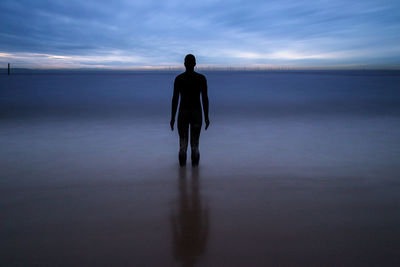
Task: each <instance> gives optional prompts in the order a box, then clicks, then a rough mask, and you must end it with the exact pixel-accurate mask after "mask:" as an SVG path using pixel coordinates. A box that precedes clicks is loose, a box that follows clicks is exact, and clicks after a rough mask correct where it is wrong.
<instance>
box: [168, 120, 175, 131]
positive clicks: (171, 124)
mask: <svg viewBox="0 0 400 267" xmlns="http://www.w3.org/2000/svg"><path fill="white" fill-rule="evenodd" d="M174 124H175V120H174V119H171V121H170V122H169V125H170V126H171V131H173V130H174Z"/></svg>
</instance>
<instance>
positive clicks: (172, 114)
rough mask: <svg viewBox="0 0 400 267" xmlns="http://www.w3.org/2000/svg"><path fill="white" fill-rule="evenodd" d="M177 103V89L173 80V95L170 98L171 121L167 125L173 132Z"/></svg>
mask: <svg viewBox="0 0 400 267" xmlns="http://www.w3.org/2000/svg"><path fill="white" fill-rule="evenodd" d="M178 101H179V88H178V85H177V82H176V79H175V82H174V95H173V96H172V108H171V121H170V123H169V124H170V126H171V131H173V130H174V123H175V115H176V110H177V109H178Z"/></svg>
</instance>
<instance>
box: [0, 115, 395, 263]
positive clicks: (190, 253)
mask: <svg viewBox="0 0 400 267" xmlns="http://www.w3.org/2000/svg"><path fill="white" fill-rule="evenodd" d="M242 123H243V124H245V123H246V122H244V121H243V122H242ZM391 123H392V125H397V124H398V122H397V121H396V120H392V119H390V118H389V119H386V120H382V118H379V119H371V120H364V121H363V120H359V119H357V120H353V121H351V120H348V122H344V121H341V126H343V127H341V128H340V129H338V127H337V125H336V124H335V123H333V122H332V120H331V121H326V120H325V121H324V120H316V121H315V120H312V121H309V120H303V121H301V120H300V121H297V122H291V123H289V124H285V123H284V124H282V123H281V124H279V123H278V121H269V122H268V121H264V123H254V122H252V125H253V129H254V133H253V134H252V140H250V141H247V143H246V140H247V138H248V134H241V132H243V131H246V130H245V128H246V127H244V128H238V127H235V126H232V124H231V123H226V122H222V121H220V122H218V120H217V121H216V122H215V124H214V125H213V126H214V128H210V129H209V131H207V132H203V133H202V139H201V164H200V166H199V167H198V168H192V167H191V166H190V164H189V165H188V166H187V167H186V168H180V167H179V166H178V162H177V151H176V149H177V142H178V140H177V136H176V135H177V133H176V132H173V133H171V132H170V131H168V123H163V122H161V121H159V122H158V123H156V124H154V125H150V124H142V123H140V124H135V123H133V124H129V123H128V121H120V122H115V121H113V122H101V123H100V122H88V121H84V122H79V121H69V122H68V121H62V122H54V121H50V122H43V121H41V122H30V123H29V124H27V122H8V123H6V124H3V128H2V134H1V137H2V138H1V141H0V142H1V147H2V148H3V150H2V152H1V163H0V164H1V166H0V167H1V169H2V173H3V174H2V180H1V193H0V205H1V211H2V220H1V228H0V236H1V242H0V247H1V251H2V253H1V257H0V264H1V265H4V266H13V265H17V266H26V265H28V266H43V265H44V266H78V265H79V266H88V265H91V266H93V265H97V266H98V265H104V266H110V265H112V266H192V265H195V266H271V265H272V266H310V265H313V266H315V265H328V266H338V265H339V266H366V265H367V266H371V265H372V266H390V265H398V264H399V263H400V262H399V256H398V251H399V249H400V241H399V240H400V239H399V237H400V230H399V229H400V228H399V225H400V213H399V210H400V197H399V194H398V192H399V189H400V182H399V180H398V176H397V174H398V173H399V169H398V166H397V165H396V161H397V159H396V158H393V157H394V155H397V153H399V150H398V148H399V147H398V142H397V138H398V137H397V135H396V132H393V131H392V132H391V133H388V134H386V136H384V137H382V136H383V135H382V132H383V131H384V130H385V129H387V125H390V124H391ZM5 125H6V126H7V127H5ZM344 126H346V127H344ZM372 126H373V127H372ZM263 127H266V128H268V129H269V131H268V132H266V131H264V130H263ZM296 129H297V130H296ZM301 129H302V130H301ZM305 129H308V130H305ZM335 129H336V131H335ZM392 129H397V126H396V127H392ZM22 130H23V131H22ZM301 131H306V132H305V133H304V134H301ZM368 131H370V132H369V133H370V134H365V133H366V132H367V133H368ZM375 131H378V132H379V134H377V135H373V134H372V133H374V132H375ZM217 132H224V133H225V135H224V139H221V138H220V136H218V135H216V133H217ZM361 132H363V133H364V134H365V135H360V133H361ZM311 133H312V134H311ZM371 134H372V135H371ZM294 136H297V139H296V141H293V138H294ZM341 136H342V138H343V139H340V138H341ZM371 136H372V137H371ZM261 140H263V142H261ZM279 140H280V141H279ZM291 140H292V142H291ZM327 140H331V141H330V142H327ZM343 140H346V143H343V142H344V141H343ZM371 141H373V142H371ZM235 142H237V143H235ZM243 142H244V144H243ZM257 142H258V143H257ZM240 143H242V146H241V145H240ZM148 144H152V145H151V146H150V147H149V146H148ZM389 144H391V145H392V146H391V147H390V146H389ZM246 147H247V148H246ZM345 147H346V149H344V148H345ZM157 149H159V150H157ZM357 150H358V152H357ZM145 152H147V154H146V153H145ZM372 152H374V153H372ZM218 159H219V160H218Z"/></svg>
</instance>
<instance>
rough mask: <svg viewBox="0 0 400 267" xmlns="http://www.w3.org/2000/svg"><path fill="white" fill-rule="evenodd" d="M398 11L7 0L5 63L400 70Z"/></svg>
mask: <svg viewBox="0 0 400 267" xmlns="http://www.w3.org/2000/svg"><path fill="white" fill-rule="evenodd" d="M398 10H400V2H399V1H395V0H386V1H380V0H364V1H350V2H349V1H345V0H338V1H334V2H332V1H328V0H321V1H318V2H315V3H310V2H309V1H305V0H297V1H292V0H281V1H270V2H268V3H265V2H264V1H258V0H252V1H241V0H233V1H213V0H208V1H202V2H196V3H195V2H193V3H189V2H187V1H179V0H170V1H157V0H154V1H150V0H149V1H147V2H146V3H144V2H141V1H129V2H127V1H123V0H118V1H113V2H112V3H111V2H109V1H105V0H104V1H103V0H98V1H94V0H87V1H85V2H82V1H78V0H71V1H69V2H57V1H52V2H47V1H33V0H18V1H14V0H4V1H2V2H1V3H0V11H1V13H2V14H3V16H1V17H0V23H2V28H1V29H0V65H4V64H7V63H8V62H10V63H12V65H13V66H14V67H21V68H107V69H165V68H181V67H182V61H183V57H184V55H185V54H187V53H192V54H194V55H195V56H196V57H197V59H198V63H199V66H201V67H202V68H224V67H225V68H226V67H237V68H279V67H291V68H329V67H339V68H342V67H343V68H348V67H352V66H364V67H373V66H379V67H388V68H399V67H400V45H399V44H400V35H399V34H398V32H400V13H399V12H398ZM21 21H23V23H21ZM0 67H1V66H0Z"/></svg>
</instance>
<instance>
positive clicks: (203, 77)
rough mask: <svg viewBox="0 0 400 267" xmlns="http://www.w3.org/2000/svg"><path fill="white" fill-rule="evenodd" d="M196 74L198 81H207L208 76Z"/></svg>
mask: <svg viewBox="0 0 400 267" xmlns="http://www.w3.org/2000/svg"><path fill="white" fill-rule="evenodd" d="M195 74H196V76H197V78H198V79H202V80H205V79H206V76H205V75H203V74H201V73H198V72H195Z"/></svg>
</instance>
